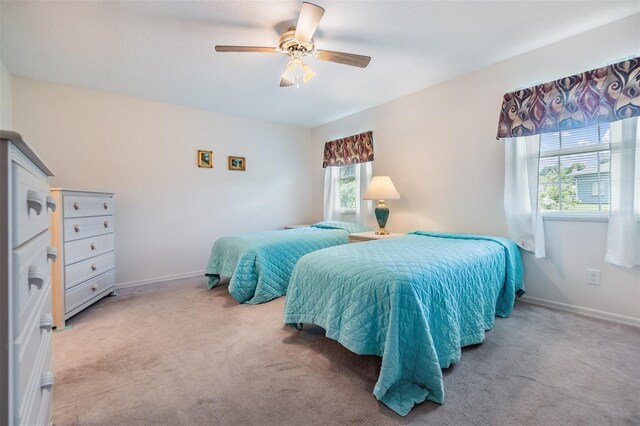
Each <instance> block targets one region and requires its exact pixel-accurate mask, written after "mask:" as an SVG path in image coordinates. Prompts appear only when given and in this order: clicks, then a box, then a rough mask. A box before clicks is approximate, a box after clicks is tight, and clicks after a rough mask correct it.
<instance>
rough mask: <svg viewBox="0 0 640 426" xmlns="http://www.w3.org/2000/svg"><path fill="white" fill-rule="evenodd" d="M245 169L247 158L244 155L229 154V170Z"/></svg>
mask: <svg viewBox="0 0 640 426" xmlns="http://www.w3.org/2000/svg"><path fill="white" fill-rule="evenodd" d="M246 169H247V160H245V158H244V157H231V156H229V170H241V171H245V170H246Z"/></svg>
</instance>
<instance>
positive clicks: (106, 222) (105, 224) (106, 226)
mask: <svg viewBox="0 0 640 426" xmlns="http://www.w3.org/2000/svg"><path fill="white" fill-rule="evenodd" d="M104 227H105V228H108V227H109V221H107V220H105V221H104Z"/></svg>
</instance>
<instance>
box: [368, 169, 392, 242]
mask: <svg viewBox="0 0 640 426" xmlns="http://www.w3.org/2000/svg"><path fill="white" fill-rule="evenodd" d="M362 198H363V199H365V200H378V205H377V206H376V209H375V213H376V220H377V221H378V226H379V227H380V229H379V230H378V232H376V234H378V235H389V232H387V230H386V229H384V227H385V226H386V225H387V219H389V209H388V208H387V206H386V205H385V204H384V200H397V199H399V198H400V194H398V191H396V187H395V186H393V182H391V178H390V177H389V176H374V177H373V179H371V183H369V189H367V193H366V194H364V197H362Z"/></svg>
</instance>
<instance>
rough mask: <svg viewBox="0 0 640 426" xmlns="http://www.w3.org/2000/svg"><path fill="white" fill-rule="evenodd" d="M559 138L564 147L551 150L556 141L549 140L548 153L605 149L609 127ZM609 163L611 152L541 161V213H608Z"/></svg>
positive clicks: (565, 156)
mask: <svg viewBox="0 0 640 426" xmlns="http://www.w3.org/2000/svg"><path fill="white" fill-rule="evenodd" d="M557 135H559V138H558V139H559V140H558V142H559V145H560V148H557V147H555V148H549V147H552V146H556V145H554V143H555V142H554V140H553V138H550V137H549V138H547V151H549V150H552V149H556V150H557V149H560V150H561V151H564V150H566V151H571V150H575V149H576V148H582V147H584V146H594V147H595V148H598V149H602V148H601V147H602V144H606V145H608V143H609V125H608V124H607V125H603V126H600V129H599V130H598V126H595V127H590V128H584V129H576V130H571V131H564V132H560V133H559V134H557ZM543 136H544V135H543ZM541 143H542V139H541ZM541 149H542V146H541ZM541 155H544V154H542V153H541ZM609 161H610V151H609V150H599V151H593V152H585V153H579V154H570V153H567V154H564V155H562V154H561V155H555V156H551V157H542V158H540V164H539V194H538V195H539V197H538V201H539V205H540V208H541V210H542V211H573V212H594V213H597V212H607V211H608V210H609V199H610V195H609V192H610V177H609V175H610V174H609V165H610V163H609Z"/></svg>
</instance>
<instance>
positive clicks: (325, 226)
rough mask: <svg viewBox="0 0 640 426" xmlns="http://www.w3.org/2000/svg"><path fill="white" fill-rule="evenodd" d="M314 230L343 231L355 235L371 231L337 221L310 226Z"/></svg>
mask: <svg viewBox="0 0 640 426" xmlns="http://www.w3.org/2000/svg"><path fill="white" fill-rule="evenodd" d="M311 226H313V227H315V228H323V229H344V230H345V231H347V232H348V233H350V234H355V233H357V232H367V231H371V229H369V228H367V227H366V226H364V225H358V224H357V223H351V222H340V221H337V220H328V221H324V222H318V223H314V224H313V225H311Z"/></svg>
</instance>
